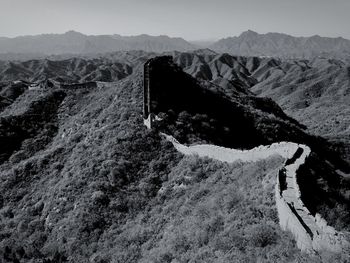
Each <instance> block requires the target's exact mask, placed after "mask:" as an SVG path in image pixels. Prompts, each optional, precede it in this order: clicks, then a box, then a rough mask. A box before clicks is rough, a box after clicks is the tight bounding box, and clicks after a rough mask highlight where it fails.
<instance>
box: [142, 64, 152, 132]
mask: <svg viewBox="0 0 350 263" xmlns="http://www.w3.org/2000/svg"><path fill="white" fill-rule="evenodd" d="M152 60H153V59H149V60H148V61H147V62H146V63H145V64H144V66H143V67H144V68H143V120H144V124H145V125H146V126H147V127H148V129H151V128H152V122H153V114H152V110H151V78H150V71H151V65H150V64H151V62H152Z"/></svg>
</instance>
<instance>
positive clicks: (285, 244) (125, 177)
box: [0, 71, 341, 263]
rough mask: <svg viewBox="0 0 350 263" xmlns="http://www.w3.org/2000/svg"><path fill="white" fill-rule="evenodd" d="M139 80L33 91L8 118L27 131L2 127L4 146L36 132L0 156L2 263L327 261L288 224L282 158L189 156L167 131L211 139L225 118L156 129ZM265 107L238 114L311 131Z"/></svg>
mask: <svg viewBox="0 0 350 263" xmlns="http://www.w3.org/2000/svg"><path fill="white" fill-rule="evenodd" d="M141 75H142V74H141V72H137V71H136V72H134V73H133V74H132V75H131V76H129V77H126V78H124V79H123V80H121V81H118V82H117V83H105V84H104V85H102V86H101V85H99V86H98V87H96V88H91V89H75V90H69V89H63V90H56V89H54V88H52V89H48V90H40V91H35V90H26V91H25V92H24V93H23V94H22V95H20V96H19V97H18V98H17V99H16V100H15V101H14V102H13V103H12V104H11V105H9V106H7V107H6V108H5V109H4V111H3V112H2V113H1V116H0V120H1V121H2V122H4V121H6V120H14V124H16V125H17V126H14V127H17V128H16V129H15V132H12V131H11V132H8V133H7V131H6V129H4V127H5V128H6V127H10V126H8V125H5V126H2V127H0V130H1V131H2V132H3V133H2V134H5V135H2V136H3V137H1V138H3V141H6V140H7V139H9V138H12V137H11V136H12V135H13V134H14V135H16V132H18V128H20V127H22V124H21V123H23V124H25V125H24V126H23V127H26V131H28V133H26V136H23V137H20V138H21V139H20V142H19V143H18V145H17V146H18V147H16V148H15V149H11V151H8V149H5V148H1V149H0V151H1V153H4V152H8V153H7V156H6V157H4V158H3V159H2V160H1V166H0V171H1V173H0V261H1V262H66V261H68V262H89V261H90V262H99V263H103V262H257V261H259V262H291V261H295V262H313V261H314V262H319V259H318V258H313V257H310V256H307V255H304V254H303V253H301V252H300V251H299V250H298V249H297V248H296V245H295V242H294V241H293V238H292V237H291V235H289V234H288V233H286V232H283V231H282V230H281V229H280V228H279V226H278V220H277V214H276V208H275V206H274V197H273V194H274V193H273V187H274V183H275V178H276V175H277V173H278V172H277V171H278V169H279V168H280V167H281V165H282V163H283V160H282V159H280V158H278V157H273V158H270V159H267V160H265V161H261V162H258V163H248V164H242V163H239V162H237V163H234V164H230V165H229V164H223V163H219V162H215V161H212V160H209V159H199V158H197V157H195V156H194V157H183V156H182V155H180V154H179V153H177V152H176V151H175V149H174V148H173V147H172V145H171V144H170V143H168V142H166V141H165V140H164V139H163V138H162V137H161V136H160V135H159V133H158V131H159V130H163V131H167V132H169V133H172V134H175V135H176V136H177V135H179V138H180V139H181V138H182V137H181V136H184V134H185V132H186V133H187V134H188V137H186V138H187V141H188V142H194V143H198V142H200V141H207V142H213V138H214V137H213V136H210V132H212V131H213V127H215V125H216V124H215V118H213V117H216V115H212V116H210V114H209V115H208V114H207V115H205V113H204V114H203V113H198V114H194V113H193V112H186V111H185V110H184V111H178V110H177V109H176V108H174V109H173V110H168V111H167V112H164V113H163V116H161V117H164V119H163V122H160V123H158V124H159V125H158V127H157V126H156V129H155V130H147V129H146V128H145V127H144V125H143V124H142V116H141V109H142V105H141V103H142V83H141V79H142V78H141ZM196 85H197V84H196ZM216 94H218V93H216ZM217 96H218V95H217ZM227 99H228V98H227ZM237 100H238V98H237ZM263 102H264V101H263V100H262V101H261V102H256V103H257V104H259V105H256V104H254V103H253V102H249V101H248V102H246V104H247V105H246V106H244V103H243V100H240V105H239V106H237V109H238V108H239V109H242V110H243V109H244V110H245V111H244V112H242V114H245V115H244V116H247V117H249V116H251V117H250V118H251V119H253V117H252V116H257V117H258V116H260V118H258V119H257V120H258V121H257V123H262V124H264V122H260V120H266V121H268V124H267V125H268V127H269V129H270V131H271V129H272V128H273V127H275V128H276V127H277V128H278V127H281V126H278V125H277V126H276V125H275V124H276V123H283V125H287V124H288V125H290V126H286V127H294V128H295V127H297V128H298V129H299V128H300V129H301V128H302V127H299V126H298V124H296V123H294V121H293V120H291V119H290V118H286V119H285V120H284V119H283V118H284V115H281V112H279V111H278V110H277V111H274V112H266V110H264V108H266V107H265V106H264V103H263ZM225 103H227V102H225ZM266 103H269V102H266ZM42 104H44V105H45V106H43V105H42ZM254 105H255V106H254ZM267 108H270V107H267ZM39 109H42V111H40V110H39ZM250 110H252V111H253V112H252V113H249V111H250ZM29 113H34V114H36V115H35V116H37V117H35V118H34V117H33V114H29ZM209 113H210V112H209ZM236 114H237V113H236ZM237 115H238V114H237ZM44 116H45V118H44ZM171 118H173V119H171ZM175 118H176V119H175ZM241 118H242V119H243V120H244V118H243V117H241ZM191 119H193V121H194V122H192V121H191ZM211 119H213V120H214V122H211ZM18 120H21V122H18ZM181 120H182V123H181ZM195 122H196V125H197V126H196V125H195V124H194V123H195ZM162 123H163V126H162ZM189 123H190V124H193V126H189V127H186V125H188V124H189ZM164 124H165V126H164ZM175 124H176V125H175ZM207 124H209V125H207ZM167 125H169V126H167ZM171 125H173V126H171ZM210 125H212V126H210ZM283 125H282V126H283ZM166 126H167V127H166ZM206 126H208V130H206V129H205V127H206ZM243 127H246V126H243ZM263 127H264V125H262V126H261V127H260V132H261V134H263V131H264V129H263ZM283 127H284V126H283ZM185 128H186V129H188V131H189V132H187V131H186V130H185ZM239 128H240V127H239V124H238V125H237V129H239ZM164 129H165V130H164ZM200 131H201V132H200ZM286 132H287V133H286V134H288V132H290V131H286ZM242 133H243V131H242ZM10 135H11V136H10ZM191 136H192V137H191ZM271 136H272V135H271ZM267 140H268V138H267V137H266V141H267ZM271 140H272V141H273V140H277V137H276V138H274V137H273V138H272V139H271ZM331 257H332V259H333V260H336V261H337V260H338V261H341V256H339V255H324V262H328V261H329V260H330V258H331Z"/></svg>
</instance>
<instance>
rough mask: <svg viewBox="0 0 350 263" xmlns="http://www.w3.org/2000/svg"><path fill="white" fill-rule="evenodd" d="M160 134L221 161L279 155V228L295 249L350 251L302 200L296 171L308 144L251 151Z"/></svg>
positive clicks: (183, 149)
mask: <svg viewBox="0 0 350 263" xmlns="http://www.w3.org/2000/svg"><path fill="white" fill-rule="evenodd" d="M162 135H163V136H164V137H165V138H166V140H168V141H169V142H171V143H172V144H173V146H174V147H175V149H176V150H177V151H179V152H181V153H182V154H184V155H197V156H199V157H209V158H211V159H214V160H218V161H221V162H227V163H233V162H237V161H241V162H256V161H259V160H262V159H266V158H268V157H269V156H273V155H280V156H282V157H283V158H284V159H286V162H285V164H284V166H283V168H281V169H280V170H279V173H278V175H277V176H276V178H277V179H276V185H275V198H276V206H277V211H278V216H279V221H280V226H281V228H282V229H283V230H286V231H290V232H291V233H292V234H293V236H294V238H295V240H296V242H297V246H298V248H300V249H301V250H302V251H305V252H307V253H317V252H319V251H323V250H326V251H330V252H335V253H347V254H350V250H349V245H350V244H349V242H348V241H347V239H346V236H345V234H343V233H341V232H338V231H336V230H335V229H334V228H333V227H331V226H328V225H327V222H326V221H325V220H324V219H323V218H322V217H321V216H320V215H319V214H316V215H315V216H313V215H312V214H311V213H310V212H309V210H308V209H307V208H306V206H305V205H304V203H303V201H302V200H301V194H300V190H299V186H298V183H297V170H298V169H299V167H300V166H301V165H303V164H304V162H305V160H306V158H307V157H308V155H309V154H310V152H311V150H310V148H309V147H308V146H306V145H302V144H296V143H292V142H280V143H273V144H271V145H268V146H259V147H256V148H253V149H251V150H236V149H229V148H225V147H220V146H216V145H209V144H202V145H193V146H185V145H182V144H180V143H179V142H178V141H177V140H176V139H175V138H174V137H172V136H170V135H166V134H162Z"/></svg>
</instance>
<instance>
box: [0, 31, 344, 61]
mask: <svg viewBox="0 0 350 263" xmlns="http://www.w3.org/2000/svg"><path fill="white" fill-rule="evenodd" d="M198 48H209V49H211V50H213V51H216V52H218V53H229V54H231V55H239V56H260V57H279V58H284V59H296V58H306V59H310V58H315V57H320V56H322V57H327V58H336V59H342V60H347V61H350V40H347V39H344V38H341V37H338V38H328V37H320V36H317V35H316V36H311V37H294V36H290V35H286V34H280V33H267V34H258V33H256V32H254V31H251V30H248V31H246V32H243V33H242V34H241V35H240V36H238V37H228V38H224V39H221V40H219V41H217V42H214V43H213V42H210V41H197V42H196V41H193V42H191V43H190V42H188V41H186V40H184V39H182V38H172V37H168V36H149V35H138V36H121V35H98V36H93V35H84V34H81V33H79V32H75V31H68V32H66V33H64V34H44V35H36V36H20V37H15V38H6V37H0V60H28V59H36V58H44V57H46V56H48V55H62V54H75V55H76V54H98V53H108V52H116V51H131V50H142V51H147V52H157V53H162V52H167V51H181V52H184V51H190V50H195V49H198Z"/></svg>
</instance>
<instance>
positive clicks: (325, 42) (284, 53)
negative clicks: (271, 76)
mask: <svg viewBox="0 0 350 263" xmlns="http://www.w3.org/2000/svg"><path fill="white" fill-rule="evenodd" d="M210 48H211V49H213V50H215V51H217V52H221V53H223V52H226V53H230V54H233V55H240V56H268V57H280V58H314V57H317V56H324V57H332V58H344V57H346V56H350V40H348V39H344V38H341V37H338V38H329V37H320V36H318V35H315V36H311V37H294V36H290V35H286V34H281V33H267V34H258V33H256V32H254V31H251V30H248V31H246V32H243V33H242V34H241V35H240V36H238V37H228V38H225V39H221V40H219V41H217V42H216V43H214V44H212V45H211V46H210Z"/></svg>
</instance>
